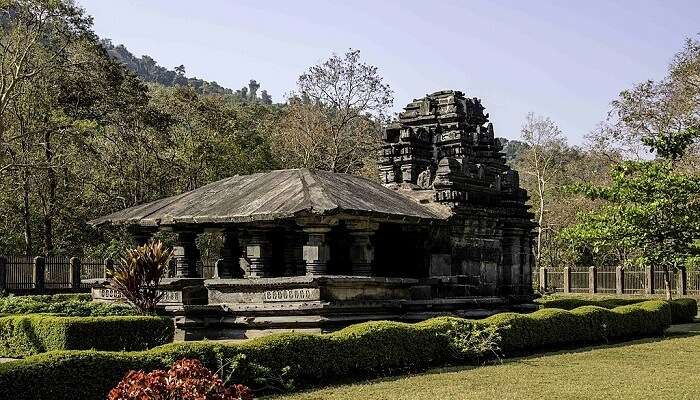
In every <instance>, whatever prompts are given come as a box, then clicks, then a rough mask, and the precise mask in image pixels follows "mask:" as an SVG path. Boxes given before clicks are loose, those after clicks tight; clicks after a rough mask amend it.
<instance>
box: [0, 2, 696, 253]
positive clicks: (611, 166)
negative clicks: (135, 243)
mask: <svg viewBox="0 0 700 400" xmlns="http://www.w3.org/2000/svg"><path fill="white" fill-rule="evenodd" d="M0 4H1V7H0V24H2V29H1V33H0V34H1V35H2V36H1V37H0V253H2V254H4V255H21V254H27V255H37V254H49V255H77V256H95V257H102V256H106V255H110V254H113V253H114V252H116V251H119V250H121V249H122V248H123V247H124V246H125V245H126V243H128V238H127V236H126V235H125V232H122V231H119V230H111V231H97V230H95V229H93V228H91V227H89V226H88V225H87V224H86V222H87V221H89V220H90V219H93V218H95V217H98V216H101V215H104V214H107V213H110V212H113V211H116V210H120V209H123V208H126V207H130V206H133V205H137V204H141V203H144V202H148V201H152V200H155V199H159V198H162V197H166V196H171V195H175V194H178V193H182V192H184V191H187V190H191V189H194V188H197V187H200V186H202V185H205V184H207V183H209V182H213V181H216V180H219V179H222V178H225V177H228V176H232V175H235V174H249V173H253V172H258V171H267V170H271V169H278V168H299V167H308V168H319V169H327V170H331V171H335V172H346V173H352V174H361V175H363V176H366V177H368V178H370V179H376V166H375V156H376V152H377V149H378V145H379V143H380V137H381V132H382V127H383V126H384V125H385V124H386V123H387V122H389V121H390V120H391V119H392V115H391V111H392V110H393V91H392V89H391V87H390V86H389V85H388V84H387V83H386V81H385V77H383V76H381V74H380V71H379V69H378V68H377V67H376V66H373V65H371V64H370V63H368V62H367V61H365V60H364V59H363V58H362V56H361V53H360V51H358V50H354V49H349V50H348V51H347V53H345V54H339V55H338V54H329V55H328V57H327V58H326V59H325V60H323V61H322V62H320V63H319V64H317V65H310V66H309V68H308V70H307V71H306V72H303V73H302V74H301V75H300V76H299V78H298V80H297V82H296V90H295V91H294V92H293V93H291V94H290V95H288V96H287V97H286V98H285V99H284V100H283V102H281V103H273V101H272V97H271V95H270V94H269V93H268V92H267V91H266V90H260V88H261V84H259V83H258V82H257V81H255V80H253V79H250V78H254V77H240V81H241V82H246V81H249V83H248V84H247V85H246V86H244V87H242V88H241V89H229V88H224V87H222V86H220V85H219V84H218V83H216V82H210V81H206V80H204V79H199V78H194V77H187V72H186V68H185V66H183V65H180V66H177V67H175V68H174V69H172V70H171V69H168V68H165V67H162V66H159V65H158V63H157V62H156V60H154V59H153V58H151V57H149V56H146V55H144V56H141V57H136V56H134V55H133V54H132V53H131V52H129V50H128V49H127V48H126V47H125V46H124V45H114V44H112V42H111V41H110V40H109V39H107V38H100V37H98V36H97V35H96V34H95V32H94V31H93V27H92V18H91V17H90V16H89V15H87V14H86V12H85V11H84V10H83V9H81V8H80V7H79V6H77V5H76V4H75V3H74V2H72V1H69V0H60V1H59V0H54V1H49V0H2V1H0ZM236 78H237V79H238V78H239V77H236ZM386 78H389V77H386ZM329 87H333V88H335V89H336V90H334V91H329V90H326V89H327V88H329ZM617 90H620V94H619V96H618V97H617V98H614V99H610V100H611V103H610V109H609V112H608V113H607V115H601V122H600V124H599V127H598V128H597V129H595V130H594V131H592V132H590V134H589V135H588V136H587V138H586V142H585V143H584V144H583V145H577V146H574V145H570V144H569V143H567V140H566V137H567V133H566V132H562V130H561V129H560V128H559V127H558V126H557V123H556V121H553V120H552V119H551V118H549V117H547V116H546V115H547V110H533V112H532V113H530V114H528V115H526V116H524V120H523V124H522V130H521V132H520V135H519V138H518V139H517V140H506V139H503V140H502V142H503V144H504V150H503V151H504V153H505V154H506V157H507V160H508V162H509V163H510V164H511V165H512V166H514V167H515V168H516V169H517V170H519V171H520V176H521V184H522V185H523V186H524V187H525V188H526V189H527V190H528V192H529V194H530V196H531V199H530V204H531V205H532V211H533V212H534V214H535V219H536V221H537V222H538V224H539V228H538V229H537V231H536V232H535V235H536V238H537V240H536V248H535V256H536V259H537V263H538V265H539V266H562V265H573V264H577V265H579V264H580V265H593V264H601V265H602V264H605V265H621V264H627V263H638V264H648V263H656V264H659V263H660V264H664V265H669V266H671V265H672V266H678V265H680V264H683V265H689V266H694V265H696V264H698V262H697V254H698V246H697V239H698V238H700V145H699V144H698V140H697V139H698V135H700V129H699V126H700V41H698V40H697V38H693V37H691V38H688V39H687V41H686V42H685V43H679V44H678V52H677V54H676V56H675V57H674V58H673V59H672V60H669V66H668V71H667V74H666V76H665V77H664V78H663V79H660V80H648V81H644V82H640V83H638V84H637V85H634V86H633V87H630V88H619V89H617ZM495 119H496V121H497V116H496V118H495ZM202 240H207V238H206V237H203V238H202ZM205 247H206V246H205Z"/></svg>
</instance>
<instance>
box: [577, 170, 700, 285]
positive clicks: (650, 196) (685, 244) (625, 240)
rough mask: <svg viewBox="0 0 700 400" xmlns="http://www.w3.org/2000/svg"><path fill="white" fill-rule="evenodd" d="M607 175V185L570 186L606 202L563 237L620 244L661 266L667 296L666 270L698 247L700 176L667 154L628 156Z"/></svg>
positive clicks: (601, 245) (640, 258)
mask: <svg viewBox="0 0 700 400" xmlns="http://www.w3.org/2000/svg"><path fill="white" fill-rule="evenodd" d="M611 175H612V182H611V184H610V185H606V186H596V185H591V184H580V185H577V186H576V187H575V188H574V189H575V190H576V191H577V192H579V193H583V194H585V195H586V196H588V197H589V198H591V199H602V200H604V201H606V204H604V205H603V206H602V207H601V208H600V209H599V210H596V211H594V212H591V213H588V214H584V215H582V216H581V219H582V220H581V222H580V224H578V225H576V226H574V227H571V228H569V229H567V230H566V231H565V232H564V233H563V237H565V238H568V239H569V240H573V241H576V242H586V243H591V244H592V245H593V246H595V248H596V249H605V248H610V247H614V246H621V247H624V248H627V249H631V251H632V252H633V253H635V254H636V260H635V261H636V262H637V263H639V264H641V265H646V266H652V267H654V266H661V267H662V268H663V271H664V283H665V286H666V293H667V298H668V299H670V298H671V290H670V287H671V284H670V274H669V270H670V268H673V267H675V266H677V265H681V264H683V263H684V262H685V259H686V258H688V257H689V256H691V255H692V254H693V253H694V252H695V251H696V248H695V246H694V241H695V240H696V239H697V238H698V237H700V177H698V176H689V175H686V174H682V173H678V172H677V171H674V169H673V166H672V164H671V162H669V161H665V160H664V161H637V162H635V161H626V162H623V163H621V164H619V165H617V166H615V167H614V168H613V170H612V174H611Z"/></svg>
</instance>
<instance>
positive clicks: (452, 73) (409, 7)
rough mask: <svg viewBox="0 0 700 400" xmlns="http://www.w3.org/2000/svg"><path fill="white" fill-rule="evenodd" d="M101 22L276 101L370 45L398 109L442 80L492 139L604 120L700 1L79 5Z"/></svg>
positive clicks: (663, 62) (218, 0)
mask: <svg viewBox="0 0 700 400" xmlns="http://www.w3.org/2000/svg"><path fill="white" fill-rule="evenodd" d="M77 1H78V3H79V4H81V5H82V6H83V7H84V8H85V9H86V10H87V12H88V13H89V14H91V15H93V16H94V17H95V30H96V32H97V33H98V34H99V35H100V36H102V37H108V38H111V39H112V40H113V42H114V43H115V44H119V43H123V44H124V45H126V46H127V48H128V49H129V50H131V52H133V53H134V54H136V55H137V56H140V55H142V54H148V55H150V56H152V57H153V58H154V59H156V60H157V61H158V62H159V64H160V65H162V66H165V67H168V68H173V67H174V66H176V65H180V64H184V65H185V66H186V68H187V75H188V76H197V77H200V78H204V79H207V80H215V81H217V82H218V83H219V84H221V85H222V86H226V87H230V88H240V87H241V86H244V85H245V84H247V82H248V80H249V79H251V78H252V79H257V80H258V82H260V83H261V84H262V88H263V89H267V90H268V92H269V93H270V94H272V96H273V99H274V100H275V101H282V100H283V99H284V95H285V93H288V92H290V91H291V90H293V89H294V86H295V83H296V78H297V77H298V76H299V74H301V73H302V72H304V71H305V69H306V68H308V67H309V66H310V65H313V64H315V63H317V62H319V61H321V60H322V59H324V58H325V57H327V56H328V55H329V54H331V53H332V52H336V53H343V52H344V51H345V50H347V49H348V48H350V47H352V48H356V49H360V50H361V51H362V55H363V58H364V59H365V60H366V61H367V62H369V63H370V64H373V65H376V66H378V67H379V69H380V73H381V74H382V76H384V78H385V80H386V81H387V82H388V83H389V84H390V85H391V87H392V88H393V89H394V91H395V96H394V97H395V107H394V108H395V111H398V110H399V109H400V108H401V107H403V106H404V105H405V104H406V103H408V102H409V101H410V100H411V99H413V98H417V97H421V96H423V95H424V94H425V93H429V92H433V91H436V90H441V89H458V90H462V91H464V92H465V93H466V94H467V95H468V96H470V97H479V98H481V99H482V100H483V104H484V106H485V107H486V109H487V111H488V112H490V113H491V120H492V121H493V123H494V126H495V128H496V135H497V136H503V137H507V138H517V137H518V136H519V131H520V126H521V124H522V121H523V120H524V117H525V114H527V113H528V112H529V111H533V112H535V113H538V114H542V115H546V116H549V117H551V118H552V119H553V120H554V121H555V122H557V123H558V124H559V125H560V127H561V128H562V130H563V131H564V132H565V134H566V135H567V136H568V137H569V140H570V142H572V143H580V142H581V140H582V137H583V135H584V134H586V133H587V132H589V131H591V130H592V129H593V128H594V127H595V126H596V124H598V123H599V122H600V121H601V120H602V119H603V118H604V117H605V114H606V112H607V111H608V109H609V103H610V101H611V100H613V99H614V98H615V96H616V95H617V93H619V91H620V90H622V89H625V88H628V87H630V86H631V85H633V84H634V83H636V82H639V81H642V80H645V79H649V78H652V79H658V78H661V77H663V76H664V74H665V71H666V67H667V65H668V63H669V61H670V60H671V58H672V56H673V54H674V53H676V52H677V51H678V50H679V49H680V48H681V46H682V44H683V40H684V38H685V37H687V36H693V35H696V34H697V33H698V32H700V24H698V20H700V1H697V0H695V1H680V0H679V1H633V0H626V1H579V2H573V1H446V0H442V1H427V0H423V1H408V0H403V1H393V0H391V1H389V0H372V1H365V0H362V1H346V2H339V1H303V0H294V1H289V0H287V1H272V0H268V1H254V0H251V1H247V0H246V1H237V0H229V1H225V0H200V1H196V2H195V1H191V0H190V1H185V0H179V1H175V0H169V1H167V0H119V1H113V0H77Z"/></svg>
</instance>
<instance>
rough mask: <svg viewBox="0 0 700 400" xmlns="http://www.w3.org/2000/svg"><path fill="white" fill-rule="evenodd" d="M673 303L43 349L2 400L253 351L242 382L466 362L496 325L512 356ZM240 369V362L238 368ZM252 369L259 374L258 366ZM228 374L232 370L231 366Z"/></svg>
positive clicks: (602, 330) (649, 321) (54, 396)
mask: <svg viewBox="0 0 700 400" xmlns="http://www.w3.org/2000/svg"><path fill="white" fill-rule="evenodd" d="M669 321H670V306H669V305H668V303H666V302H665V301H661V300H655V301H648V302H644V303H641V304H636V305H629V306H624V307H618V308H615V309H613V310H608V309H605V308H601V307H594V306H586V307H582V308H578V309H575V310H573V311H565V310H557V309H547V310H540V311H536V312H534V313H532V314H527V315H525V314H515V313H504V314H498V315H495V316H492V317H490V318H487V319H485V320H478V321H473V320H464V319H459V318H451V317H440V318H435V319H431V320H427V321H424V322H421V323H417V324H406V323H400V322H386V321H380V322H367V323H362V324H357V325H353V326H350V327H348V328H345V329H342V330H340V331H337V332H334V333H331V334H325V335H313V334H301V333H284V334H276V335H272V336H267V337H262V338H257V339H252V340H248V341H244V342H238V343H230V342H229V343H216V342H207V341H202V342H185V343H172V344H168V345H164V346H160V347H157V348H154V349H151V350H147V351H140V352H120V353H113V352H97V351H71V352H54V353H46V354H40V355H37V356H33V357H29V358H27V359H25V360H21V361H15V362H10V363H5V364H0V398H12V399H18V400H21V399H51V400H62V399H70V400H80V399H89V400H92V399H101V398H104V397H105V395H106V393H107V392H108V391H109V390H110V389H111V388H112V387H114V386H115V385H116V384H117V382H119V380H120V379H121V378H122V377H123V376H124V375H125V374H126V373H127V372H128V371H129V370H131V369H141V370H152V369H155V368H168V367H169V365H170V364H171V363H172V362H174V361H175V360H178V359H181V358H198V359H200V360H201V361H202V362H203V363H204V364H205V365H207V366H208V367H209V368H212V369H214V370H220V368H221V367H222V362H223V363H224V364H226V362H227V361H230V360H233V359H235V358H236V357H240V356H241V355H243V356H245V363H244V364H243V366H240V365H239V366H238V368H237V369H236V370H235V371H234V374H233V375H232V376H231V381H232V382H241V383H245V384H251V383H254V381H253V378H254V373H255V371H256V369H255V368H247V367H245V366H246V365H248V366H252V365H255V366H257V367H264V368H266V369H267V370H268V371H269V372H270V373H271V374H281V371H283V370H285V367H288V371H287V373H286V376H285V378H286V379H291V380H293V382H294V384H295V387H296V388H297V389H300V388H305V387H311V386H317V385H319V384H330V383H334V382H335V383H339V382H347V381H349V380H351V379H352V380H356V379H364V378H370V377H377V376H382V375H386V374H394V373H397V372H403V371H415V370H421V369H425V368H428V367H434V366H440V365H446V364H449V363H459V362H463V360H460V359H456V358H454V355H455V354H454V350H453V348H452V347H451V346H450V339H449V337H448V335H447V334H446V333H447V332H448V331H459V332H462V333H469V332H472V331H473V330H474V329H482V328H485V327H495V328H497V330H498V332H499V333H500V335H501V347H502V349H503V352H504V355H505V356H512V355H516V354H522V353H527V352H532V351H533V350H536V349H556V348H561V347H562V346H573V345H579V344H591V343H600V342H605V341H608V340H625V339H631V338H637V337H644V336H655V335H660V334H661V333H662V332H663V330H664V329H665V328H666V327H668V325H669ZM229 367H230V365H229ZM251 371H252V372H251ZM224 372H226V371H224Z"/></svg>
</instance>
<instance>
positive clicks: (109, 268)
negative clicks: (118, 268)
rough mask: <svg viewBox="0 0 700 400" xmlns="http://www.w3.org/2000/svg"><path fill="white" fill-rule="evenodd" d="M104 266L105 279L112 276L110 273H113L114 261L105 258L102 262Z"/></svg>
mask: <svg viewBox="0 0 700 400" xmlns="http://www.w3.org/2000/svg"><path fill="white" fill-rule="evenodd" d="M103 265H104V278H105V279H107V278H109V277H111V276H112V272H113V271H114V260H112V259H111V258H105V259H104V261H103Z"/></svg>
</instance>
